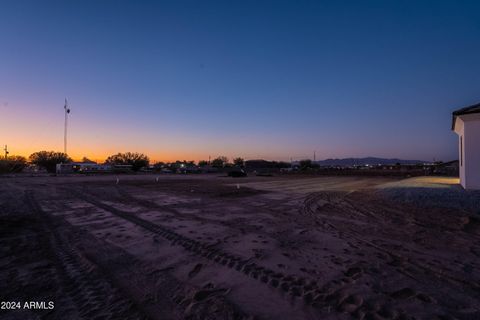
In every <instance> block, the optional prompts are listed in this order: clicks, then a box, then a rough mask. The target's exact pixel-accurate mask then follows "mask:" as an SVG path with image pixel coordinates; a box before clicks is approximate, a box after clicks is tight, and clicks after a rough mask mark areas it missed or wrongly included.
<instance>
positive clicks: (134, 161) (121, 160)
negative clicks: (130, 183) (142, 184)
mask: <svg viewBox="0 0 480 320" xmlns="http://www.w3.org/2000/svg"><path fill="white" fill-rule="evenodd" d="M105 162H106V163H108V164H118V165H131V166H132V170H133V171H138V170H140V169H141V168H143V167H146V166H148V164H149V162H150V159H149V158H148V157H147V156H146V155H144V154H143V153H137V152H126V153H117V154H114V155H112V156H110V157H108V158H107V160H106V161H105Z"/></svg>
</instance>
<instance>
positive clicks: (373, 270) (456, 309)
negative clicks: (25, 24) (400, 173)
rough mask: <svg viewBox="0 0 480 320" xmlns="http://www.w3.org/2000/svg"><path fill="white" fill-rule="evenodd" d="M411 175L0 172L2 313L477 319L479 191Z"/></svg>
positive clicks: (14, 316) (30, 315) (58, 316)
mask: <svg viewBox="0 0 480 320" xmlns="http://www.w3.org/2000/svg"><path fill="white" fill-rule="evenodd" d="M405 181H406V182H405ZM409 181H412V180H404V181H398V180H392V179H389V178H381V177H375V178H368V177H362V178H355V177H318V178H312V177H310V178H299V177H262V178H261V177H255V178H238V179H234V178H222V177H217V176H215V175H198V176H197V175H196V176H176V175H175V176H160V177H157V176H153V175H152V176H120V178H119V181H117V180H116V177H115V176H103V177H82V176H76V177H23V178H22V177H10V178H0V191H1V192H0V235H1V236H0V239H1V242H0V270H1V273H0V301H3V302H6V301H11V302H17V301H18V302H20V303H21V307H20V308H17V310H11V309H10V310H5V308H4V309H3V310H0V318H2V319H351V318H352V319H479V318H480V281H479V280H480V272H479V271H480V215H479V212H478V209H477V207H476V206H477V204H478V203H479V202H478V201H480V194H478V193H468V192H465V191H463V190H461V189H459V188H458V186H456V185H454V184H452V183H451V181H450V180H449V181H450V182H449V181H447V182H445V181H444V180H438V181H435V180H428V181H426V180H421V179H420V180H419V179H416V180H414V183H413V185H412V184H409V183H410V182H409ZM432 190H433V191H432ZM438 190H441V192H440V193H439V191H438ZM432 197H433V198H432ZM434 197H438V198H437V200H435V198H434ZM432 199H433V200H432ZM30 301H33V302H42V301H43V302H45V303H46V305H47V304H48V302H50V301H51V302H53V303H54V308H53V309H48V308H46V307H45V306H44V307H41V308H39V309H38V308H37V309H35V308H30V309H29V308H25V307H24V303H25V302H30Z"/></svg>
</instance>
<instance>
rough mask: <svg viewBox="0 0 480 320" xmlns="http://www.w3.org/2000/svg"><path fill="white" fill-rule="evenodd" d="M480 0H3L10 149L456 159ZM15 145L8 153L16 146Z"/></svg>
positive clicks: (0, 33) (0, 141)
mask: <svg viewBox="0 0 480 320" xmlns="http://www.w3.org/2000/svg"><path fill="white" fill-rule="evenodd" d="M479 75H480V2H479V1H471V2H468V1H351V2H349V1H164V2H162V1H151V2H149V1H22V0H20V1H19V0H12V1H8V0H6V1H1V2H0V145H2V146H3V145H5V144H8V146H9V149H10V152H11V154H20V155H24V156H28V155H29V154H30V153H32V152H34V151H39V150H56V151H63V118H64V114H63V104H64V98H65V97H67V98H68V100H69V103H70V107H71V110H72V112H71V114H70V118H69V121H70V123H69V126H70V127H69V128H70V131H69V154H70V156H72V157H74V158H81V157H83V156H88V157H90V158H92V159H96V160H100V161H101V160H103V159H104V158H105V157H106V156H108V155H110V154H113V153H116V152H123V151H136V152H143V153H145V154H147V155H149V156H150V158H151V159H152V160H164V161H165V160H167V161H168V160H175V159H181V160H183V159H186V160H199V159H208V156H209V155H211V156H212V157H216V156H218V155H225V156H227V157H230V158H231V157H234V156H242V157H244V158H247V159H252V158H264V159H272V160H273V159H276V160H288V159H290V157H293V158H294V159H300V158H305V157H312V156H313V151H314V150H316V154H317V159H323V158H333V157H363V156H378V157H388V158H393V157H396V158H403V159H419V160H432V159H433V158H436V159H440V160H452V159H457V137H456V135H455V134H454V133H453V132H451V130H450V125H451V112H452V111H453V110H455V109H457V108H460V107H464V106H467V105H470V104H473V103H478V102H480V89H479V88H480V86H479ZM2 149H3V147H2Z"/></svg>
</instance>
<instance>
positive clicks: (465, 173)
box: [452, 103, 480, 189]
mask: <svg viewBox="0 0 480 320" xmlns="http://www.w3.org/2000/svg"><path fill="white" fill-rule="evenodd" d="M452 115H453V117H452V130H453V131H455V133H456V134H458V152H459V162H460V164H459V173H460V174H459V175H460V184H461V185H462V186H463V187H464V188H465V189H480V103H479V104H475V105H473V106H469V107H466V108H463V109H460V110H457V111H454V112H453V114H452Z"/></svg>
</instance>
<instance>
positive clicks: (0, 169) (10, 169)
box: [0, 156, 27, 173]
mask: <svg viewBox="0 0 480 320" xmlns="http://www.w3.org/2000/svg"><path fill="white" fill-rule="evenodd" d="M26 165H27V159H25V157H21V156H10V157H8V158H7V159H0V173H17V172H21V171H22V170H23V169H24V168H25V167H26Z"/></svg>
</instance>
